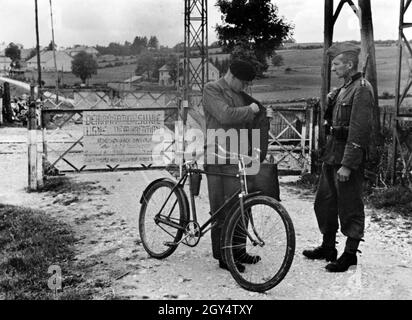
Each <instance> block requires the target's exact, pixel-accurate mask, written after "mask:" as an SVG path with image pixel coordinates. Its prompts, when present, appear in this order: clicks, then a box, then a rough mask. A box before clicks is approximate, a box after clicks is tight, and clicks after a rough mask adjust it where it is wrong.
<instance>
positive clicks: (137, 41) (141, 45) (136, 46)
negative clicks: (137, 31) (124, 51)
mask: <svg viewBox="0 0 412 320" xmlns="http://www.w3.org/2000/svg"><path fill="white" fill-rule="evenodd" d="M131 48H132V52H133V54H140V53H141V52H142V51H144V50H145V49H146V48H147V38H146V37H139V36H137V37H135V38H134V41H133V43H132V47H131Z"/></svg>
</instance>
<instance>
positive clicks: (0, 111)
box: [0, 86, 3, 126]
mask: <svg viewBox="0 0 412 320" xmlns="http://www.w3.org/2000/svg"><path fill="white" fill-rule="evenodd" d="M2 124H3V88H2V87H1V86H0V126H1V125H2Z"/></svg>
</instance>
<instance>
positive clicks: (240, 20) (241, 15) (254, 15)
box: [216, 0, 293, 72]
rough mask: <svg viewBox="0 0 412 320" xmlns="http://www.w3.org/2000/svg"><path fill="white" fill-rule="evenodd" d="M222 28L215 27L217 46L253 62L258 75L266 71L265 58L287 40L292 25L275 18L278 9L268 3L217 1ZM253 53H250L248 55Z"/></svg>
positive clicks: (241, 0) (258, 1)
mask: <svg viewBox="0 0 412 320" xmlns="http://www.w3.org/2000/svg"><path fill="white" fill-rule="evenodd" d="M216 6H217V7H219V9H220V11H221V13H222V25H217V26H216V32H217V35H218V39H219V42H220V44H221V45H222V46H223V47H224V49H225V50H226V51H228V52H230V53H232V54H233V51H234V50H235V49H236V48H237V55H240V56H241V52H240V50H241V49H246V50H248V51H251V52H248V53H247V54H246V56H251V57H252V58H253V59H254V60H255V59H256V60H257V61H258V62H259V64H260V65H256V66H257V67H258V69H259V70H260V72H263V71H265V70H266V69H267V67H268V65H267V62H266V59H267V58H268V57H270V56H271V55H272V52H273V51H274V50H275V49H276V48H277V47H279V46H280V45H281V44H282V42H283V41H285V40H287V39H290V37H291V35H292V30H293V26H292V25H291V24H288V23H286V22H285V21H284V20H283V18H281V17H279V16H278V8H277V6H276V5H274V4H272V3H271V1H270V0H217V3H216ZM252 53H253V54H252Z"/></svg>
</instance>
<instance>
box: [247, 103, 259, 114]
mask: <svg viewBox="0 0 412 320" xmlns="http://www.w3.org/2000/svg"><path fill="white" fill-rule="evenodd" d="M249 107H250V108H251V109H252V111H253V112H254V113H259V111H260V109H259V106H258V105H257V104H256V103H252V104H251V105H249Z"/></svg>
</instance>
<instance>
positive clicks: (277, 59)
mask: <svg viewBox="0 0 412 320" xmlns="http://www.w3.org/2000/svg"><path fill="white" fill-rule="evenodd" d="M272 64H273V66H274V67H280V66H283V57H282V56H281V55H280V54H277V53H276V52H274V53H273V55H272Z"/></svg>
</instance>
